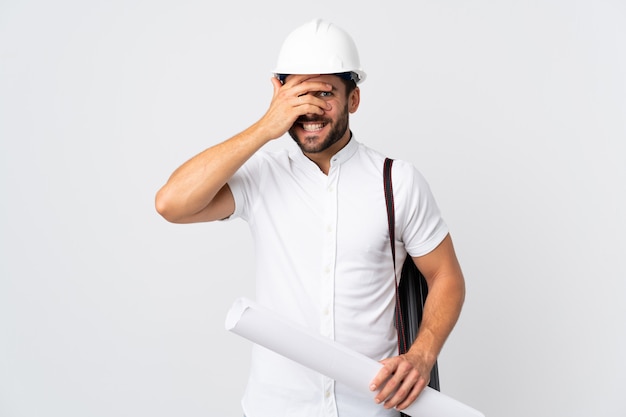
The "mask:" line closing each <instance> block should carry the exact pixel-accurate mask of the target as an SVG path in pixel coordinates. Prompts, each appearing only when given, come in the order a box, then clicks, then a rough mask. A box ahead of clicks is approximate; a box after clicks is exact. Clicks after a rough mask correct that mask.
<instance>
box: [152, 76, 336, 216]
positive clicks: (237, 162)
mask: <svg viewBox="0 0 626 417" xmlns="http://www.w3.org/2000/svg"><path fill="white" fill-rule="evenodd" d="M311 77H312V76H301V75H299V76H292V77H289V78H288V79H287V82H286V83H285V84H284V85H283V84H281V83H280V81H278V80H277V79H276V78H272V84H273V86H274V95H273V98H272V102H271V104H270V107H269V109H268V110H267V112H266V113H265V114H264V115H263V117H262V118H261V119H260V120H259V121H258V122H256V123H255V124H253V125H252V126H250V127H249V128H248V129H246V130H244V131H243V132H241V133H239V134H237V135H235V136H233V137H232V138H230V139H228V140H226V141H224V142H222V143H219V144H217V145H215V146H213V147H211V148H209V149H206V150H205V151H203V152H201V153H199V154H198V155H196V156H194V157H193V158H191V159H190V160H188V161H187V162H185V163H184V164H183V165H181V166H180V167H179V168H178V169H176V171H174V173H173V174H172V175H171V176H170V178H169V179H168V180H167V182H166V184H165V185H164V186H163V187H162V188H161V189H160V190H159V191H158V192H157V194H156V199H155V206H156V210H157V211H158V212H159V214H161V215H162V216H163V217H164V218H165V219H166V220H168V221H170V222H173V223H194V222H203V221H213V220H218V219H223V218H225V217H228V216H230V215H231V214H232V213H233V211H234V209H235V202H234V200H233V195H232V193H231V192H230V189H229V188H228V185H227V184H226V183H227V182H228V180H229V179H230V178H231V177H232V176H233V174H235V172H236V171H237V170H238V169H239V168H240V167H241V166H242V165H243V164H244V163H245V162H246V161H247V160H248V159H249V158H250V157H251V156H252V155H254V153H255V152H256V151H258V150H259V149H260V148H261V147H262V146H263V145H265V144H266V143H267V142H269V141H271V140H273V139H277V138H279V137H281V136H282V135H283V134H284V133H285V132H287V130H289V128H290V127H291V126H292V125H293V123H294V122H295V121H296V119H297V118H298V117H299V116H301V115H304V114H307V113H309V114H323V113H324V109H327V106H328V104H327V103H326V102H325V101H324V100H323V99H321V98H319V97H317V96H316V95H315V94H307V93H308V92H311V91H330V90H331V88H332V87H331V86H329V85H328V84H325V83H321V82H311V81H307V80H308V79H310V78H311Z"/></svg>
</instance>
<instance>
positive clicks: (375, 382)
mask: <svg viewBox="0 0 626 417" xmlns="http://www.w3.org/2000/svg"><path fill="white" fill-rule="evenodd" d="M392 359H394V358H391V359H385V360H382V361H380V363H381V364H382V365H383V367H382V368H381V369H380V370H379V371H378V373H377V374H376V376H375V377H374V379H372V382H370V391H376V390H377V389H379V388H380V387H382V386H383V384H384V383H385V381H387V380H388V379H389V377H390V376H391V375H393V372H394V371H395V369H396V366H395V365H394V361H393V360H392Z"/></svg>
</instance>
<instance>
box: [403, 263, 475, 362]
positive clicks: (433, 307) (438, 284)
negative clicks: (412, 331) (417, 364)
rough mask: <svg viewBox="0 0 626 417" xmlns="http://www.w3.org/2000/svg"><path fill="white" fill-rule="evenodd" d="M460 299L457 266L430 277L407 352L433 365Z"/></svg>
mask: <svg viewBox="0 0 626 417" xmlns="http://www.w3.org/2000/svg"><path fill="white" fill-rule="evenodd" d="M464 299H465V283H464V280H463V276H462V274H461V271H460V269H459V270H458V272H457V273H449V274H446V275H440V276H438V277H436V279H434V280H432V284H431V285H430V286H429V290H428V297H426V303H425V305H424V314H423V317H422V322H421V325H420V328H419V331H418V334H417V337H416V339H415V341H414V342H413V345H412V346H411V348H410V349H409V352H408V355H409V356H415V357H417V358H419V360H420V361H423V362H425V363H427V364H428V365H429V366H432V365H434V363H435V361H436V360H437V357H438V356H439V353H440V352H441V349H442V348H443V346H444V343H445V341H446V339H447V338H448V336H449V335H450V333H451V332H452V329H453V328H454V326H455V324H456V322H457V320H458V318H459V315H460V313H461V309H462V306H463V301H464Z"/></svg>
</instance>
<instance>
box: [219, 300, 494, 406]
mask: <svg viewBox="0 0 626 417" xmlns="http://www.w3.org/2000/svg"><path fill="white" fill-rule="evenodd" d="M225 325H226V330H229V331H231V332H233V333H235V334H237V335H239V336H242V337H244V338H246V339H248V340H250V341H251V342H253V343H256V344H258V345H261V346H263V347H265V348H267V349H270V350H272V351H274V352H276V353H278V354H279V355H282V356H284V357H286V358H288V359H291V360H293V361H295V362H298V363H299V364H301V365H303V366H306V367H307V368H310V369H312V370H314V371H316V372H319V373H321V374H322V375H325V376H327V377H329V378H332V379H334V380H336V381H339V382H341V383H343V384H346V385H347V386H349V387H351V388H352V389H355V390H358V391H361V392H370V389H369V385H370V382H371V381H372V379H374V376H376V374H377V373H378V371H379V370H380V369H381V367H382V365H381V364H380V363H379V362H377V361H375V360H373V359H371V358H369V357H367V356H365V355H363V354H360V353H358V352H356V351H354V350H352V349H349V348H347V347H346V346H343V345H341V344H339V343H337V342H335V341H333V340H331V339H328V338H325V337H322V336H321V335H319V334H315V333H313V332H308V331H306V330H303V329H301V328H299V327H298V326H297V325H296V324H295V323H292V322H290V321H289V320H287V319H285V318H283V317H281V316H280V315H278V314H276V313H274V312H272V311H271V310H269V309H267V308H265V307H263V306H261V305H259V304H257V303H255V302H253V301H251V300H248V299H246V298H239V299H237V300H235V302H234V303H233V305H232V307H231V308H230V310H229V311H228V314H227V316H226V323H225ZM371 394H372V401H373V397H374V396H373V393H371ZM402 412H403V413H405V414H407V415H409V416H412V417H418V416H429V417H484V414H482V413H481V412H479V411H477V410H475V409H473V408H471V407H469V406H467V405H465V404H463V403H461V402H459V401H457V400H455V399H453V398H451V397H448V396H446V395H444V394H442V393H440V392H439V391H436V390H434V389H432V388H430V387H426V388H424V390H423V391H422V393H421V394H420V395H419V397H417V400H415V401H414V402H413V404H411V405H410V406H409V407H407V408H406V409H405V410H402Z"/></svg>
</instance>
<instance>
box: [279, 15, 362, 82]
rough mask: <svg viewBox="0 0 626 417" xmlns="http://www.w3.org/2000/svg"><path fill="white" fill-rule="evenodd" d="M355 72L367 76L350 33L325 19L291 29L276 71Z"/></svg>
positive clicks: (358, 76)
mask: <svg viewBox="0 0 626 417" xmlns="http://www.w3.org/2000/svg"><path fill="white" fill-rule="evenodd" d="M342 73H350V74H352V79H354V81H355V82H357V83H360V82H362V81H363V80H365V72H364V71H363V70H362V69H361V63H360V61H359V53H358V51H357V49H356V45H355V43H354V41H353V40H352V38H351V37H350V35H348V33H347V32H346V31H344V30H343V29H341V28H339V27H337V26H336V25H334V24H332V23H330V22H326V21H324V20H321V19H315V20H312V21H310V22H308V23H306V24H304V25H302V26H300V27H298V28H297V29H295V30H294V31H293V32H291V33H290V34H289V35H288V36H287V38H286V39H285V41H284V42H283V45H282V47H281V49H280V53H279V55H278V63H277V64H276V69H275V70H274V74H276V75H277V76H279V78H280V76H281V75H282V76H284V75H288V74H342Z"/></svg>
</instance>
